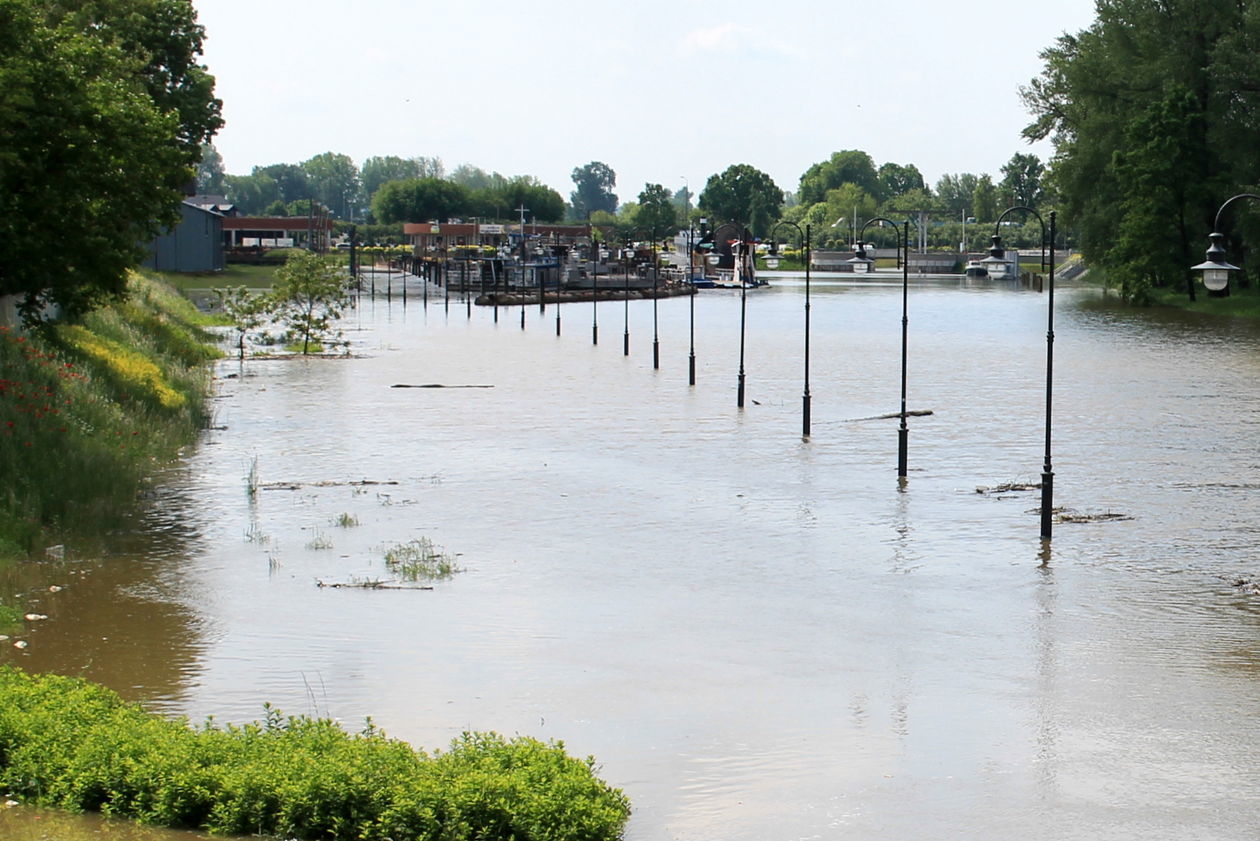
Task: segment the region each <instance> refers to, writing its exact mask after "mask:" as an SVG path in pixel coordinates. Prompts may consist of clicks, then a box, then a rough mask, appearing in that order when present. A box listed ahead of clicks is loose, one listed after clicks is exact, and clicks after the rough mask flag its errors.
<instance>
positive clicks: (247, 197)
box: [223, 169, 284, 216]
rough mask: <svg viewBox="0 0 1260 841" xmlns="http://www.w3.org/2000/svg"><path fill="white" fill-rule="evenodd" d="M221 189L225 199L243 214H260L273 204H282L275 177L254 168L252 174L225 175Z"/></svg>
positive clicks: (282, 200)
mask: <svg viewBox="0 0 1260 841" xmlns="http://www.w3.org/2000/svg"><path fill="white" fill-rule="evenodd" d="M223 189H224V193H225V194H226V195H227V199H228V201H229V202H231V203H232V204H234V205H236V208H237V210H239V211H240V212H241V214H242V215H244V216H261V215H263V213H264V212H265V210H266V208H268V207H270V206H271V205H273V204H276V203H279V204H281V205H283V204H284V199H283V198H281V195H282V194H281V192H280V187H279V185H278V184H276V179H274V178H272V177H271V176H270V175H268V174H267V173H265V172H259V171H258V170H257V169H255V170H254V174H253V175H225V176H223Z"/></svg>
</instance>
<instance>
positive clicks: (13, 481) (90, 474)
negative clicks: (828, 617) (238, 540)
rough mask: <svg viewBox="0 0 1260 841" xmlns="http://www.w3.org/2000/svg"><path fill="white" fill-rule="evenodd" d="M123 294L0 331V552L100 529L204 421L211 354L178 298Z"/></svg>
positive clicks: (137, 282)
mask: <svg viewBox="0 0 1260 841" xmlns="http://www.w3.org/2000/svg"><path fill="white" fill-rule="evenodd" d="M129 291H130V297H129V298H128V300H127V301H126V302H123V303H120V304H117V305H115V306H113V307H110V308H108V309H103V310H99V311H97V312H95V313H92V314H90V315H89V316H87V317H86V318H85V319H83V321H82V322H80V323H78V324H64V323H59V324H52V325H48V326H45V327H43V328H41V329H39V330H33V331H27V332H22V331H19V330H16V329H13V328H5V327H0V476H3V477H4V482H3V484H0V552H2V551H4V549H3V547H5V546H7V547H9V553H10V554H11V553H12V550H13V548H15V547H16V548H17V549H19V550H21V551H25V552H29V551H31V550H33V549H34V548H36V547H37V546H38V543H39V542H40V541H41V540H46V539H47V540H51V539H52V537H53V535H60V534H64V533H74V532H82V533H87V532H95V531H98V530H100V529H101V528H103V527H106V526H108V525H109V524H110V522H111V521H112V520H113V519H114V518H115V517H117V516H118V515H119V514H120V513H121V512H122V511H124V510H126V509H127V508H129V507H130V506H131V505H132V503H133V502H134V500H135V496H136V493H137V491H138V489H139V487H140V485H141V483H142V482H143V479H144V477H145V476H146V475H148V474H150V473H151V471H152V470H153V467H154V465H155V463H158V462H162V461H166V460H169V459H171V458H173V457H174V456H175V455H176V453H177V451H178V449H179V447H181V446H183V445H184V444H187V443H188V442H189V441H191V440H192V439H193V437H194V436H195V434H196V431H197V430H198V429H199V428H201V427H202V426H204V425H205V422H206V419H207V409H206V406H207V404H206V389H207V384H208V377H209V372H208V370H207V368H206V366H205V364H204V363H205V362H206V361H207V360H209V359H211V358H214V357H215V356H217V355H220V353H221V352H220V351H218V350H217V348H215V347H214V346H213V345H212V344H211V337H210V336H209V335H208V334H206V333H204V332H203V330H202V329H201V328H200V327H199V325H198V323H197V322H198V320H199V318H198V315H197V312H196V309H195V308H193V307H192V306H191V304H189V303H188V302H187V301H185V300H184V299H182V298H181V297H179V295H178V294H176V293H174V292H173V291H171V290H169V289H165V288H163V287H162V286H160V285H159V284H158V283H157V282H155V281H153V280H151V279H149V278H145V277H143V276H141V275H133V276H132V278H131V281H130V284H129Z"/></svg>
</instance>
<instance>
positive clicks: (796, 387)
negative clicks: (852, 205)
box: [0, 275, 1260, 841]
mask: <svg viewBox="0 0 1260 841" xmlns="http://www.w3.org/2000/svg"><path fill="white" fill-rule="evenodd" d="M412 283H413V284H415V283H418V281H416V280H415V279H412ZM740 295H741V293H740V292H739V291H738V290H705V291H703V292H702V293H700V294H699V295H697V296H695V297H694V298H687V297H676V298H670V299H665V300H661V301H658V302H656V304H655V306H654V304H653V302H652V301H648V300H641V301H631V302H630V303H629V305H628V306H626V305H623V303H622V302H609V301H602V302H599V303H595V304H592V303H589V302H587V303H566V304H563V305H561V306H560V307H559V310H560V313H559V316H560V325H561V327H560V329H559V330H558V329H557V307H556V305H554V304H549V305H548V306H547V307H546V310H545V312H543V311H540V308H539V306H538V305H537V304H530V305H528V306H526V307H513V308H508V307H502V308H499V309H498V310H497V311H496V310H494V309H492V308H490V307H480V306H471V305H469V304H467V302H465V301H464V300H462V299H458V298H455V297H453V298H451V299H449V301H448V300H447V299H445V297H444V295H442V294H441V293H432V292H431V293H430V295H429V297H428V300H427V303H426V302H424V300H423V299H422V297H421V295H420V293H419V291H418V288H412V289H411V290H410V292H409V295H408V298H407V301H406V303H405V305H404V303H403V301H402V299H401V296H400V295H399V294H398V290H397V289H393V290H392V294H391V300H388V301H387V300H385V299H384V298H383V297H381V296H380V295H378V296H377V297H375V298H370V297H367V296H364V297H362V298H361V299H360V300H359V302H358V305H357V306H356V307H355V308H354V309H353V310H351V311H350V314H349V316H348V317H347V318H346V319H345V322H344V324H343V327H344V329H345V331H346V337H347V338H348V339H349V341H350V349H351V354H350V355H349V356H348V357H346V358H318V359H249V360H246V361H245V362H243V363H242V362H238V361H236V360H224V361H222V362H220V363H218V364H217V366H216V382H215V399H214V401H213V407H214V419H213V422H212V428H210V429H208V430H206V431H205V433H204V434H203V436H202V438H201V440H200V441H199V442H198V443H197V445H196V446H195V447H190V448H189V450H188V451H187V454H186V457H185V459H184V460H183V461H182V462H181V463H180V464H178V465H175V466H174V467H172V468H171V469H170V470H168V471H166V472H165V473H164V474H163V475H162V476H161V477H159V481H157V482H156V483H155V485H154V488H153V490H152V493H151V498H149V499H147V500H146V501H145V505H144V510H143V511H142V512H141V513H140V514H139V515H138V516H137V518H136V520H135V521H134V522H131V523H126V524H120V528H119V530H118V532H117V533H116V534H113V535H108V536H106V537H105V538H103V540H102V543H101V545H99V546H93V547H87V546H76V545H70V546H68V547H67V553H66V558H65V560H63V561H56V562H53V561H46V562H39V563H28V564H25V565H22V566H20V567H18V568H17V569H15V570H13V571H11V572H10V573H9V574H8V576H9V577H8V579H7V580H6V581H5V582H4V583H5V585H6V586H8V587H9V588H10V589H11V590H13V591H14V592H22V593H24V594H26V597H27V599H28V603H29V605H30V609H31V610H33V611H36V612H38V614H40V615H46V616H47V617H48V618H47V619H46V620H41V621H39V622H35V623H32V624H31V625H30V627H29V628H28V630H27V632H26V633H25V634H24V636H23V637H22V639H23V641H24V642H26V643H27V647H26V648H24V649H16V648H12V647H10V646H9V645H6V646H5V653H4V654H3V659H4V660H6V661H7V662H12V663H15V664H18V665H20V666H22V667H23V668H26V669H30V670H33V671H53V672H57V673H61V674H68V675H80V676H83V677H86V678H89V679H91V680H95V681H99V682H101V683H103V684H105V685H107V686H109V687H110V688H112V689H114V690H116V691H118V692H120V693H122V694H123V695H124V696H126V697H128V698H130V699H134V700H137V701H140V702H142V703H143V704H144V705H145V706H146V707H147V708H149V709H152V710H156V711H160V712H162V713H165V714H169V715H174V716H187V717H188V718H189V719H190V720H191V721H192V722H194V723H199V722H201V721H203V720H205V719H206V718H207V717H208V716H213V718H214V720H215V721H218V722H240V721H249V720H254V719H258V718H260V717H261V716H262V715H263V704H264V703H271V704H272V705H274V706H277V707H279V708H280V709H282V710H284V711H285V712H287V713H293V714H310V715H315V716H326V717H331V718H334V719H337V720H339V721H341V722H343V723H344V724H345V726H346V727H347V728H348V729H351V730H358V729H361V728H362V726H363V723H364V721H365V719H366V717H368V716H370V717H371V719H372V721H373V722H374V723H375V724H376V725H377V726H379V727H381V728H383V729H384V730H385V731H386V732H387V733H389V734H390V735H392V736H395V737H398V738H401V739H405V740H407V741H408V742H410V743H412V744H413V745H415V746H417V747H422V748H425V749H429V750H431V749H436V748H443V747H445V746H446V745H447V744H449V742H450V740H451V739H452V738H454V737H456V736H458V735H459V734H460V733H461V732H463V731H466V730H493V731H497V732H499V733H503V734H507V735H515V734H521V735H528V736H534V737H538V738H542V739H554V740H562V741H563V742H564V744H565V746H566V747H567V749H568V750H569V751H570V752H571V753H574V754H577V755H581V756H586V755H593V756H594V757H595V758H596V760H597V762H598V764H599V766H600V769H601V770H600V774H601V776H602V777H603V778H604V779H605V780H607V781H608V782H609V783H610V784H612V785H614V786H617V787H619V788H621V789H623V790H624V791H625V793H626V794H627V795H628V796H629V797H630V799H631V803H632V806H633V810H634V811H633V815H632V817H631V819H630V822H629V824H628V826H627V830H626V838H627V841H667V839H678V841H707V840H708V839H719V838H720V839H724V841H795V840H796V839H813V838H837V839H849V838H852V839H862V841H901V839H909V838H959V839H993V838H1019V839H1025V841H1052V840H1053V841H1058V839H1063V838H1099V839H1101V838H1106V839H1109V841H1130V840H1132V841H1138V839H1141V841H1150V839H1164V838H1167V839H1172V838H1177V839H1196V841H1237V839H1239V838H1248V837H1255V836H1256V835H1258V834H1260V765H1257V764H1256V762H1255V754H1256V751H1257V749H1258V748H1260V719H1258V718H1257V717H1256V716H1255V715H1254V713H1255V711H1256V710H1257V709H1260V595H1256V593H1255V590H1256V588H1255V587H1254V586H1251V585H1250V584H1249V582H1252V581H1253V580H1255V581H1260V553H1258V552H1257V549H1258V548H1260V516H1258V515H1260V450H1257V446H1256V444H1257V441H1260V326H1257V325H1254V324H1252V323H1249V322H1245V321H1234V320H1227V319H1211V318H1207V317H1201V316H1196V315H1191V314H1186V313H1177V312H1168V311H1161V310H1134V309H1126V308H1123V307H1120V306H1119V305H1117V304H1115V303H1114V301H1113V300H1108V299H1106V298H1105V297H1104V296H1103V295H1102V294H1101V293H1100V291H1099V290H1097V289H1091V288H1084V287H1071V286H1066V287H1061V288H1060V289H1058V290H1057V291H1056V294H1055V321H1054V329H1055V343H1054V382H1053V397H1054V402H1053V405H1054V413H1053V456H1054V460H1053V466H1054V471H1055V499H1054V501H1055V504H1056V505H1057V506H1062V507H1063V508H1064V511H1063V512H1061V516H1060V521H1057V522H1056V523H1055V526H1054V535H1053V540H1052V541H1050V542H1048V543H1047V542H1043V541H1042V540H1041V539H1040V538H1039V529H1038V526H1039V519H1038V512H1037V508H1038V505H1039V496H1038V494H1037V492H1036V491H1035V490H1018V489H1017V488H1019V487H1021V486H1023V485H1026V484H1030V483H1035V482H1037V481H1039V479H1040V473H1041V467H1042V457H1043V448H1044V418H1045V415H1044V412H1045V389H1046V364H1045V363H1046V316H1047V296H1046V295H1045V294H1041V293H1038V292H1035V291H1032V290H1029V289H1027V288H1020V287H1018V286H1013V285H1010V284H1008V283H1003V282H999V281H988V280H985V281H965V280H961V279H959V278H956V277H954V278H935V279H913V280H912V281H911V284H910V289H909V299H908V300H909V328H908V403H907V409H908V410H909V411H910V412H912V413H915V414H913V415H912V416H911V417H910V418H909V420H908V425H909V458H908V464H909V474H908V477H907V479H906V481H905V482H899V481H898V477H897V469H896V468H897V425H898V421H897V419H896V417H895V416H894V417H892V418H888V417H880V416H886V415H889V414H894V415H895V413H896V412H897V411H898V409H899V399H900V370H901V369H900V352H901V308H902V287H901V282H900V277H899V276H896V277H894V276H892V275H889V277H888V278H887V279H886V280H875V279H864V280H854V279H849V280H842V279H839V278H834V277H829V278H822V279H817V278H816V279H815V280H814V282H813V283H812V285H811V289H810V295H811V297H810V301H811V310H810V312H811V336H810V359H811V367H810V380H809V387H810V393H811V396H812V421H813V422H812V435H811V436H810V437H809V438H808V439H807V440H806V439H803V438H802V436H801V404H802V391H803V359H802V350H803V344H804V342H803V338H804V336H803V323H804V304H805V300H806V297H805V287H804V284H803V283H802V281H801V278H799V277H796V276H780V277H775V278H773V279H772V280H771V285H770V286H768V287H766V288H761V289H755V290H750V291H749V292H748V293H747V299H746V308H747V309H746V316H747V321H746V332H745V334H744V339H745V343H746V347H745V356H744V359H745V368H746V394H747V400H746V405H745V406H744V408H743V409H738V408H737V407H736V386H737V375H738V366H739V347H740V323H741V322H740V310H741V298H740ZM654 311H655V313H656V318H657V322H656V325H655V335H657V336H658V337H659V358H660V367H659V369H657V368H654V366H653V353H652V351H653V348H652V342H653V338H654V324H653V313H654ZM522 314H523V316H524V328H523V329H522ZM693 319H694V348H695V351H694V352H695V360H696V384H695V385H694V386H692V385H689V383H688V358H689V354H690V351H691V342H692V339H691V336H692V332H691V326H692V323H693ZM595 323H597V325H598V340H599V341H598V343H597V344H596V343H593V342H592V332H593V330H592V327H593V324H595ZM627 331H628V332H629V334H630V340H629V341H630V351H631V352H630V354H629V355H625V354H624V353H623V341H624V334H625V332H627ZM558 332H559V335H557V333H558ZM406 386H410V387H406ZM417 386H442V387H417ZM929 413H930V414H929ZM1003 486H1012V487H1011V489H1007V490H1003V489H1002V487H1003ZM420 540H426V541H431V543H432V545H433V546H434V547H435V548H436V550H438V551H440V552H442V553H444V554H446V555H447V556H449V557H450V558H452V559H453V560H454V562H455V564H456V565H457V566H458V568H459V571H458V572H456V573H455V574H454V575H452V576H451V577H449V578H446V579H442V580H437V581H434V582H432V584H431V587H432V589H415V588H399V589H393V588H379V587H372V586H363V585H364V584H367V583H371V582H389V581H390V580H391V573H390V570H389V568H388V567H387V566H386V565H385V561H384V557H385V555H386V553H387V552H389V551H390V550H391V549H392V548H395V547H398V546H402V545H406V544H409V543H411V542H413V541H420ZM0 837H4V838H5V839H9V841H44V840H45V839H52V838H56V839H59V841H80V839H83V841H86V839H99V838H102V837H107V838H110V839H113V841H189V839H194V838H197V837H199V836H196V835H194V834H190V833H181V832H172V831H163V830H154V829H149V828H142V827H136V826H133V825H130V824H126V823H114V822H103V821H101V820H99V819H97V818H94V817H83V816H67V815H61V814H57V813H47V812H36V811H31V810H27V809H25V808H22V807H18V808H11V809H7V810H0Z"/></svg>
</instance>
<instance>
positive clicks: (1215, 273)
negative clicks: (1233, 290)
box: [1190, 233, 1240, 292]
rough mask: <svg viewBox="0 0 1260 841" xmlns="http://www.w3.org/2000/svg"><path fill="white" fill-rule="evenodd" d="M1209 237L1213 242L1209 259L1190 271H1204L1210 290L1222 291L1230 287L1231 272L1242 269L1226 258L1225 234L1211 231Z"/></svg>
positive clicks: (1206, 283) (1203, 275)
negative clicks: (1223, 243)
mask: <svg viewBox="0 0 1260 841" xmlns="http://www.w3.org/2000/svg"><path fill="white" fill-rule="evenodd" d="M1208 239H1209V240H1210V241H1211V243H1212V244H1211V245H1209V246H1208V250H1207V259H1206V260H1204V261H1203V262H1202V263H1200V264H1199V265H1197V266H1191V267H1190V271H1192V272H1202V273H1203V274H1202V277H1203V285H1204V286H1205V287H1207V290H1208V291H1209V292H1221V291H1223V290H1225V289H1227V288H1229V273H1230V272H1236V271H1240V269H1239V268H1238V267H1237V266H1235V265H1232V264H1230V263H1229V262H1227V261H1226V260H1225V246H1224V245H1222V242H1224V240H1225V235H1224V234H1219V233H1211V234H1208Z"/></svg>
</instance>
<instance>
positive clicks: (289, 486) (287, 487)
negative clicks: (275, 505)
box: [258, 479, 398, 491]
mask: <svg viewBox="0 0 1260 841" xmlns="http://www.w3.org/2000/svg"><path fill="white" fill-rule="evenodd" d="M397 484H398V482H397V481H395V480H392V479H386V480H377V479H355V480H351V481H348V482H345V481H333V480H324V481H322V482H305V483H304V482H263V483H262V484H260V485H258V487H259V488H260V489H262V490H264V491H297V490H301V489H302V488H305V487H312V488H341V487H352V488H362V487H367V486H369V485H397Z"/></svg>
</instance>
